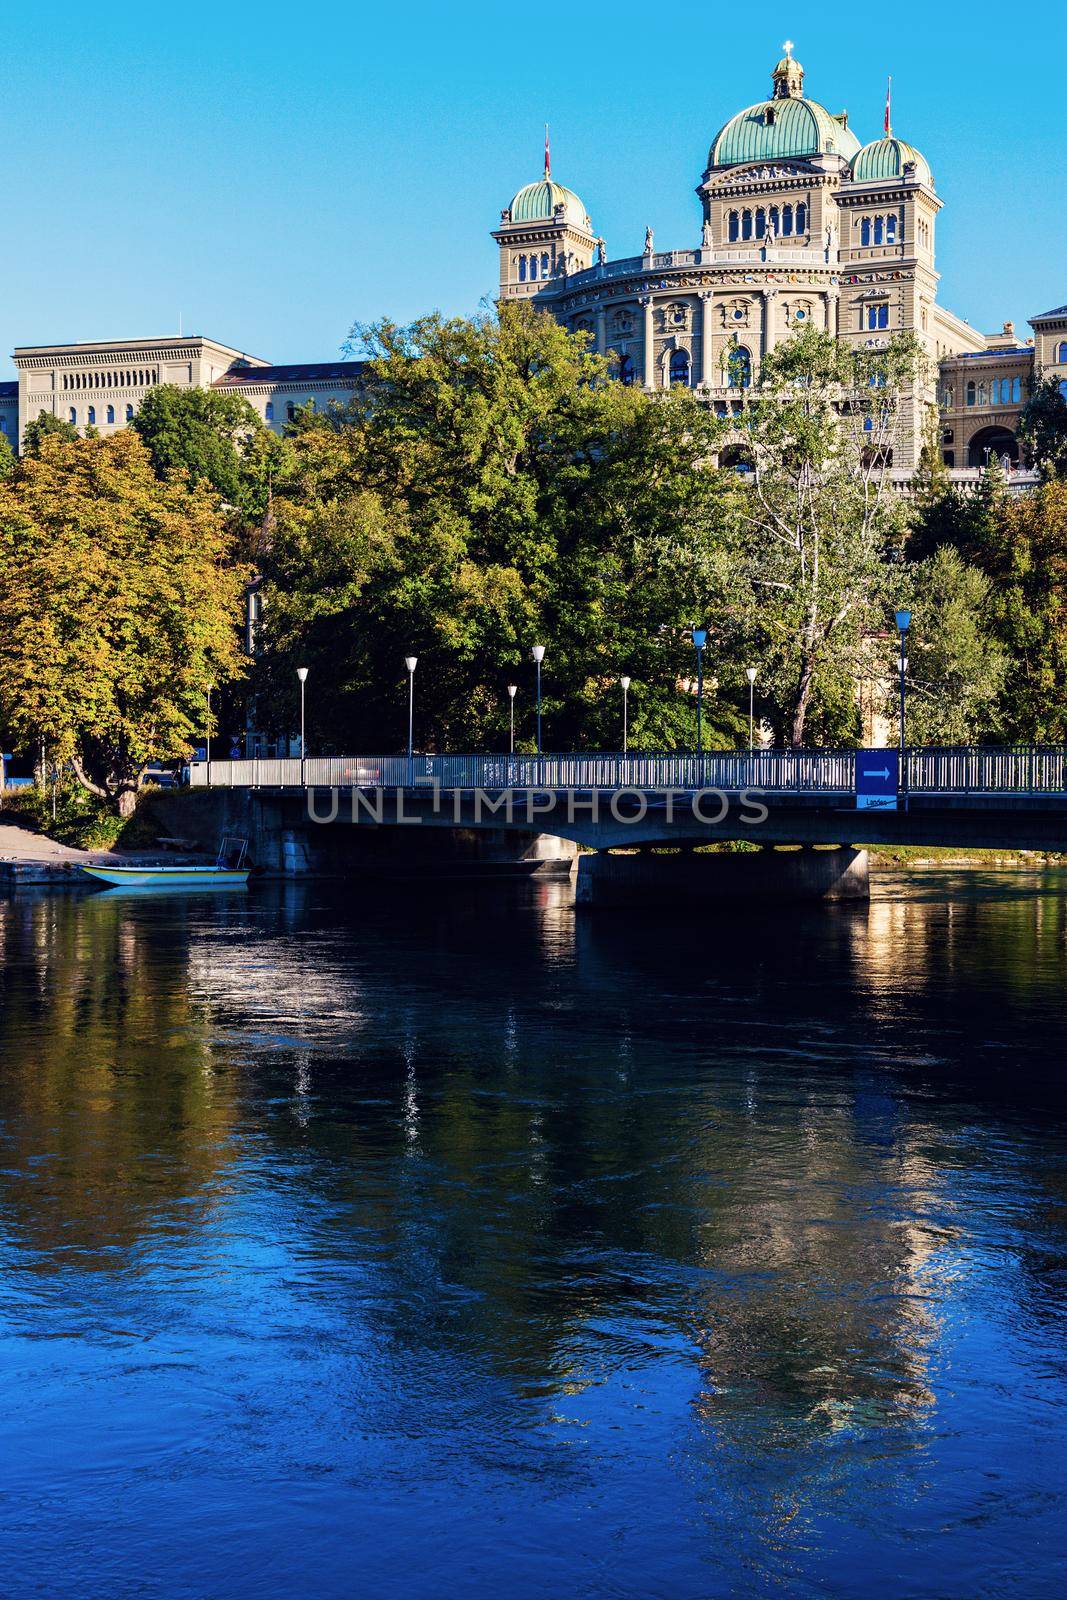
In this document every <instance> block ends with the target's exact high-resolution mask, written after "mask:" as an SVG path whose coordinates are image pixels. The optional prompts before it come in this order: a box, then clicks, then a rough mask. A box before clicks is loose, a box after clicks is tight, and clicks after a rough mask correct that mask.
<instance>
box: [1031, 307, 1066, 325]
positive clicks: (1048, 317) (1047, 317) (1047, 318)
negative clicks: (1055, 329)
mask: <svg viewBox="0 0 1067 1600" xmlns="http://www.w3.org/2000/svg"><path fill="white" fill-rule="evenodd" d="M1064 317H1067V306H1057V307H1056V309H1055V311H1042V313H1041V315H1040V316H1039V317H1031V318H1030V326H1031V328H1032V327H1033V325H1034V323H1035V322H1062V321H1063V319H1064Z"/></svg>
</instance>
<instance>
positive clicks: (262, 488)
mask: <svg viewBox="0 0 1067 1600" xmlns="http://www.w3.org/2000/svg"><path fill="white" fill-rule="evenodd" d="M132 426H133V428H134V429H135V430H136V432H137V434H138V437H139V438H140V439H141V441H142V443H143V444H144V446H145V448H146V450H147V451H148V454H149V456H150V457H151V460H152V465H153V466H154V467H155V469H156V472H157V473H159V474H160V475H161V476H163V475H165V474H167V473H168V472H173V471H175V470H184V471H185V472H187V473H188V474H189V478H190V481H191V482H192V483H193V484H208V485H210V487H211V488H212V489H214V490H215V492H216V494H218V495H219V496H220V498H221V499H222V501H223V503H224V505H225V506H226V507H227V508H231V509H232V510H234V511H236V512H237V513H238V514H239V516H241V517H242V518H244V519H245V520H246V521H249V522H259V521H261V519H262V518H263V516H264V515H265V513H266V510H267V505H268V502H269V499H270V494H271V487H272V483H273V480H274V478H275V477H276V476H277V475H278V472H279V469H280V466H281V462H282V459H283V457H284V445H283V444H282V442H281V441H280V440H279V439H278V438H276V436H275V435H274V434H273V433H271V431H270V429H269V428H268V427H267V426H266V424H265V423H263V422H262V421H261V420H260V418H259V416H258V414H257V413H256V411H255V410H254V408H253V407H252V406H251V405H250V404H249V403H248V401H247V400H246V399H245V397H244V396H243V395H241V394H235V393H233V392H232V391H229V390H220V389H179V388H178V387H177V386H176V385H174V384H167V383H165V384H160V385H159V386H158V387H157V388H155V389H150V390H149V391H148V393H147V394H146V395H145V397H144V400H143V401H142V403H141V407H140V410H139V411H138V412H137V415H136V416H135V417H134V419H133V423H132Z"/></svg>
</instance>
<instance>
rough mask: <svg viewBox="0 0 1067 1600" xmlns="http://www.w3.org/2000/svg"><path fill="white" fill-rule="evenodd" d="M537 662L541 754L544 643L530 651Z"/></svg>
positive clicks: (538, 750)
mask: <svg viewBox="0 0 1067 1600" xmlns="http://www.w3.org/2000/svg"><path fill="white" fill-rule="evenodd" d="M530 654H531V655H532V656H533V658H534V660H535V661H536V662H537V754H538V755H540V754H541V663H542V661H543V660H544V659H545V647H544V645H543V644H535V645H534V647H533V649H532V650H531V651H530Z"/></svg>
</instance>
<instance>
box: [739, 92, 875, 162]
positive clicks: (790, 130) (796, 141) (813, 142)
mask: <svg viewBox="0 0 1067 1600" xmlns="http://www.w3.org/2000/svg"><path fill="white" fill-rule="evenodd" d="M859 151H860V142H859V140H858V139H857V138H856V135H855V134H854V133H853V132H852V129H851V128H850V127H849V126H848V124H847V123H846V122H845V120H844V118H843V116H841V117H835V116H831V114H830V112H829V111H827V110H826V107H825V106H821V105H820V104H819V102H818V101H817V100H804V99H800V98H781V99H775V100H761V101H760V102H759V104H758V105H754V106H748V107H747V109H746V110H744V111H739V112H738V113H737V115H736V116H735V117H731V118H730V120H729V122H727V123H726V124H725V126H724V127H722V128H720V129H719V131H718V133H717V134H716V135H715V137H714V139H713V140H712V141H711V149H710V150H709V151H708V166H709V167H736V166H740V165H741V163H742V162H745V161H775V160H779V159H781V158H783V157H784V158H789V157H794V158H795V157H798V156H799V157H803V156H818V155H835V156H841V157H842V158H843V160H845V161H851V160H852V158H853V156H855V155H858V154H859Z"/></svg>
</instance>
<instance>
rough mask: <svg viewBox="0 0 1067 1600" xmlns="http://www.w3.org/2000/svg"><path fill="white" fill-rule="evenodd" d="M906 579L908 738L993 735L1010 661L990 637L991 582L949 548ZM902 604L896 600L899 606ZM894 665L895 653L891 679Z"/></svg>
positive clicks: (948, 740)
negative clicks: (909, 613) (909, 619)
mask: <svg viewBox="0 0 1067 1600" xmlns="http://www.w3.org/2000/svg"><path fill="white" fill-rule="evenodd" d="M907 578H908V579H909V580H910V587H909V590H908V594H909V595H910V604H911V608H912V624H911V629H910V631H909V633H908V645H907V653H908V727H909V736H910V738H911V741H912V742H913V743H915V744H970V743H976V742H978V741H980V740H982V739H983V738H988V737H989V736H990V735H993V734H996V732H997V731H998V729H999V726H1000V698H1001V695H1002V693H1003V689H1004V682H1005V678H1006V676H1007V670H1008V657H1007V655H1006V653H1005V651H1004V650H1003V649H1002V648H1001V646H1000V644H999V642H998V639H997V636H996V615H995V607H994V603H993V585H992V583H991V581H990V579H989V578H988V577H986V576H985V574H984V573H982V572H980V571H979V570H978V569H977V568H976V567H971V566H968V565H967V564H966V562H964V561H963V559H962V558H961V557H960V555H959V554H958V552H957V551H955V550H953V549H952V547H951V546H950V545H942V546H941V547H940V548H939V549H938V550H936V551H935V552H934V554H933V555H932V556H929V557H928V558H927V559H926V560H925V561H922V562H917V563H915V564H914V565H911V566H910V567H909V568H908V569H907ZM904 599H905V596H904V595H902V597H901V603H904ZM895 668H896V657H895V655H894V658H893V661H892V663H891V667H890V670H889V672H888V674H887V677H888V680H889V682H892V681H893V678H894V672H895ZM894 693H895V690H894ZM893 704H894V705H895V700H894V701H893Z"/></svg>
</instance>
